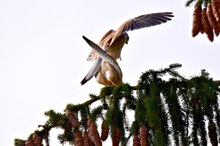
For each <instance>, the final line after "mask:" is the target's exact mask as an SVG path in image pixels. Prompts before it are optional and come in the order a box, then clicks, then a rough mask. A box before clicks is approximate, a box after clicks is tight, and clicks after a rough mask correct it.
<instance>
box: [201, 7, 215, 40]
mask: <svg viewBox="0 0 220 146" xmlns="http://www.w3.org/2000/svg"><path fill="white" fill-rule="evenodd" d="M202 26H203V28H204V32H205V33H206V34H207V36H208V38H209V40H210V41H211V42H212V41H213V40H214V34H213V31H212V27H211V26H210V24H209V21H208V18H207V15H206V8H204V9H203V10H202Z"/></svg>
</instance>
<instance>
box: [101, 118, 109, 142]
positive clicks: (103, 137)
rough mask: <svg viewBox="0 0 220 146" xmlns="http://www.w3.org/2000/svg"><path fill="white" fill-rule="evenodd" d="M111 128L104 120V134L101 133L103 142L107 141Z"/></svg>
mask: <svg viewBox="0 0 220 146" xmlns="http://www.w3.org/2000/svg"><path fill="white" fill-rule="evenodd" d="M108 133H109V128H108V126H107V124H106V122H105V121H104V120H103V122H102V132H101V140H102V141H105V140H106V139H107V138H108Z"/></svg>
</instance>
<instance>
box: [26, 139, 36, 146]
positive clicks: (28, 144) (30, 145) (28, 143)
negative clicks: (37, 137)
mask: <svg viewBox="0 0 220 146" xmlns="http://www.w3.org/2000/svg"><path fill="white" fill-rule="evenodd" d="M25 146H34V141H33V139H28V140H26V141H25Z"/></svg>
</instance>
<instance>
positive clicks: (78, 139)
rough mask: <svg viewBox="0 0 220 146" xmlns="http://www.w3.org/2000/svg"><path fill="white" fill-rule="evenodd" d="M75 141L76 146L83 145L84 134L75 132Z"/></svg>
mask: <svg viewBox="0 0 220 146" xmlns="http://www.w3.org/2000/svg"><path fill="white" fill-rule="evenodd" d="M74 140H75V143H74V145H75V146H82V145H83V137H82V133H81V132H80V131H79V130H77V131H75V132H74Z"/></svg>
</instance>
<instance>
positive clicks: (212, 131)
mask: <svg viewBox="0 0 220 146" xmlns="http://www.w3.org/2000/svg"><path fill="white" fill-rule="evenodd" d="M208 130H209V132H208V134H209V138H210V142H211V143H212V145H213V146H218V136H217V133H216V126H215V123H214V122H213V121H209V125H208Z"/></svg>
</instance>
